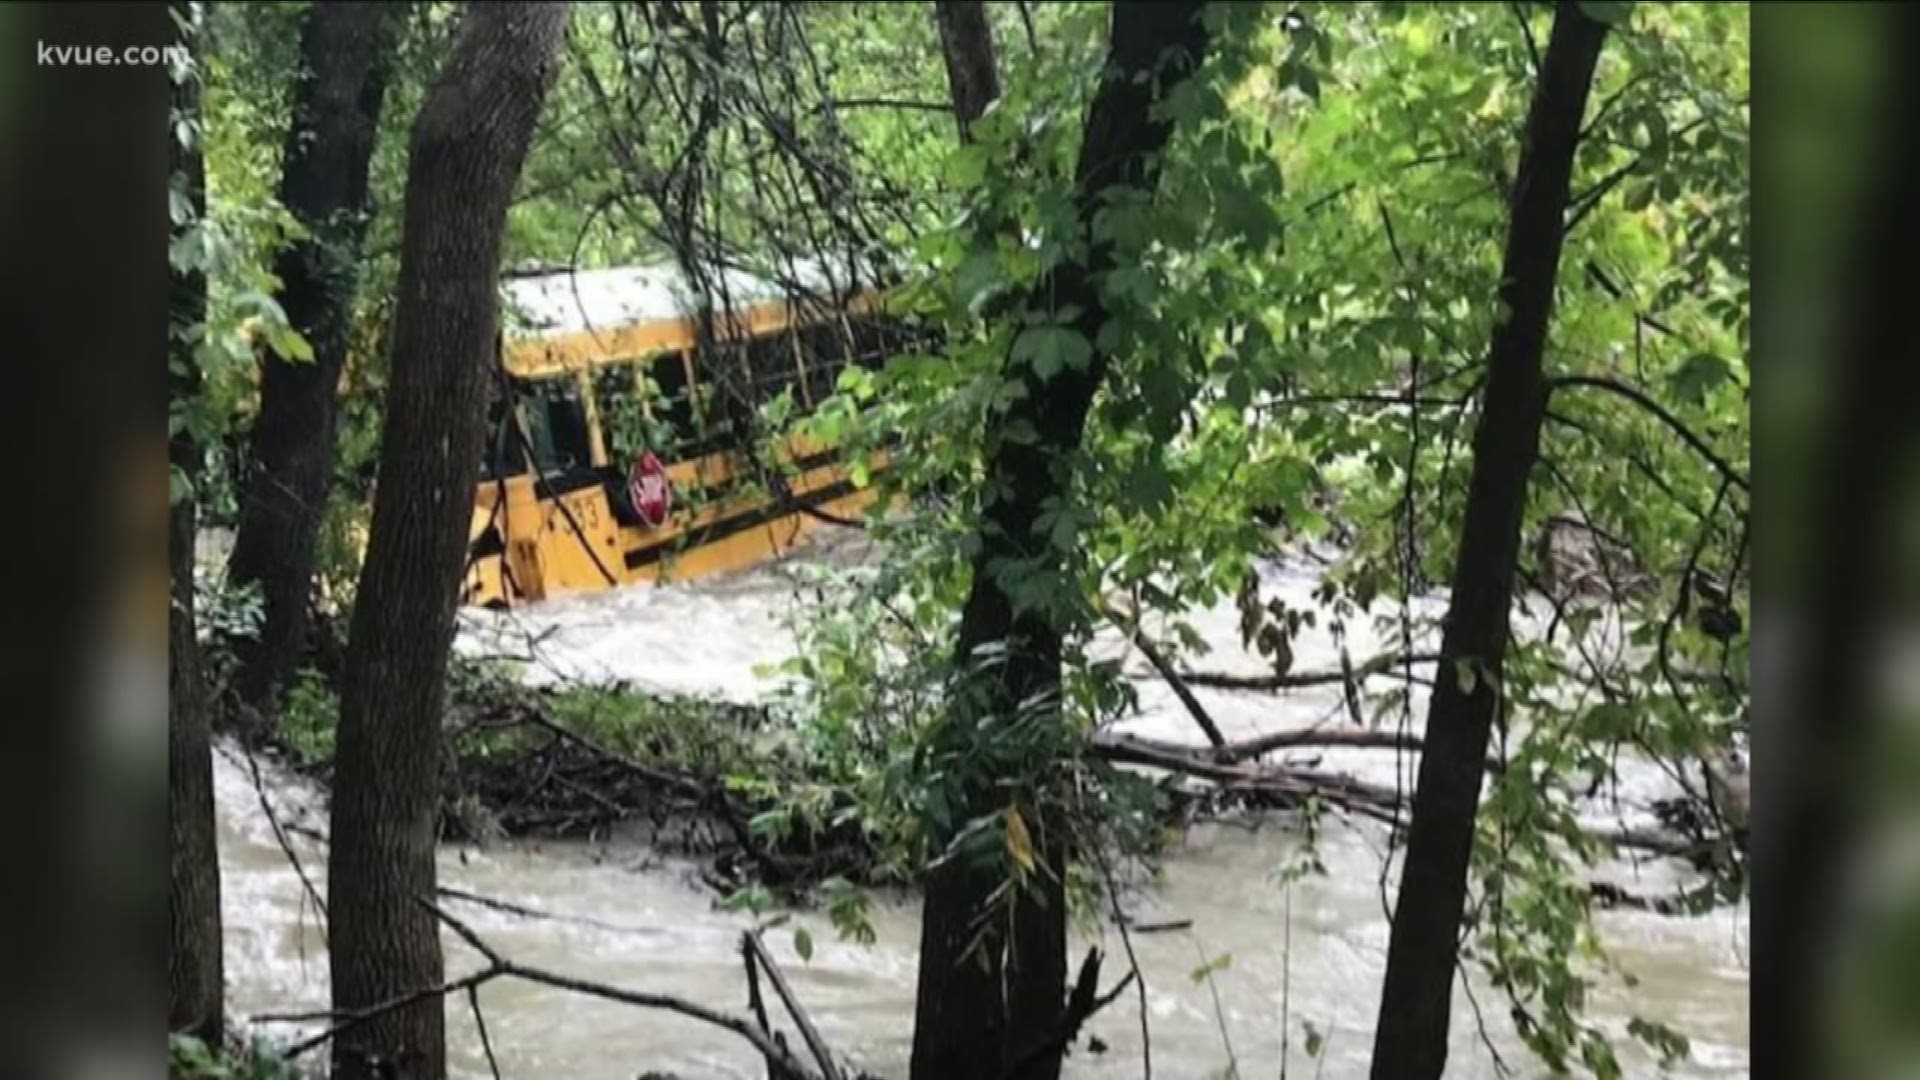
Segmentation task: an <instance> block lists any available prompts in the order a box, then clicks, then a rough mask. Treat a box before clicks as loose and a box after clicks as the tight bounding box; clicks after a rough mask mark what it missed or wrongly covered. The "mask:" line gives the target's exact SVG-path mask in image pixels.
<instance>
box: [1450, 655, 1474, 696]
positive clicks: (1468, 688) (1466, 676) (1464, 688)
mask: <svg viewBox="0 0 1920 1080" xmlns="http://www.w3.org/2000/svg"><path fill="white" fill-rule="evenodd" d="M1453 671H1454V679H1455V681H1457V682H1458V683H1459V684H1460V692H1461V693H1463V694H1469V695H1470V694H1472V693H1473V688H1474V687H1475V686H1478V685H1479V683H1480V672H1479V669H1478V668H1476V667H1474V663H1473V661H1471V660H1461V661H1459V662H1458V663H1456V664H1455V665H1454V667H1453Z"/></svg>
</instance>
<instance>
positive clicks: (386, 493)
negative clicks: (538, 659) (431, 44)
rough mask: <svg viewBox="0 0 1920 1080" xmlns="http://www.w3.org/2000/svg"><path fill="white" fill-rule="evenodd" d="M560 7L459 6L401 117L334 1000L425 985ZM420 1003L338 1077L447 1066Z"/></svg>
mask: <svg viewBox="0 0 1920 1080" xmlns="http://www.w3.org/2000/svg"><path fill="white" fill-rule="evenodd" d="M567 14H568V8H567V5H565V4H542V3H501V4H474V5H471V6H470V7H468V8H467V12H466V14H465V16H464V17H463V19H462V21H461V25H460V29H459V31H458V33H457V36H456V37H455V40H454V43H453V46H452V51H451V52H450V54H449V55H448V58H447V61H446V65H445V67H444V68H443V69H442V70H441V73H440V76H439V78H438V80H437V81H436V82H435V84H434V86H433V89H432V91H431V92H430V93H429V95H428V97H427V100H426V103H425V105H423V106H422V108H421V110H420V115H419V117H418V119H416V120H415V122H414V127H413V134H412V139H411V143H410V148H409V163H408V175H407V192H406V211H405V222H404V232H403V234H402V242H401V255H400V281H399V295H398V298H397V305H396V309H395V313H394V332H393V341H394V347H393V361H392V373H391V381H390V384H389V388H388V392H387V420H386V433H385V437H384V439H383V440H382V446H381V451H380V471H379V478H378V484H377V489H376V491H375V495H374V509H373V523H372V528H371V533H370V535H369V538H368V544H367V556H366V564H365V567H364V569H363V570H362V572H361V577H360V586H359V596H360V601H361V602H360V603H358V604H356V605H355V606H354V612H353V620H352V626H351V630H350V633H349V640H348V646H347V663H346V673H345V680H344V686H343V687H342V695H341V704H340V728H339V746H338V753H337V757H336V761H337V772H336V775H335V778H334V794H333V813H332V845H331V848H330V851H329V856H328V880H329V883H330V893H331V897H330V901H329V903H330V922H331V927H330V929H331V935H330V941H329V955H330V960H331V963H332V974H333V1005H334V1008H335V1010H337V1011H350V1010H355V1009H365V1008H368V1007H371V1006H374V1005H377V1004H379V1003H381V1002H384V1001H386V1000H389V999H391V998H394V997H397V996H399V995H402V994H405V993H407V992H409V991H414V990H418V989H420V988H422V987H426V986H431V985H434V984H436V983H438V982H439V981H440V980H441V978H442V969H443V964H442V957H441V952H440V938H439V933H438V930H437V927H436V924H435V920H434V917H433V915H432V914H431V912H429V911H428V909H427V908H426V907H425V906H423V905H422V901H424V900H429V899H431V897H432V896H433V892H434V884H435V880H434V877H435V875H434V840H435V837H436V834H437V829H436V824H437V823H436V820H435V819H436V811H437V808H438V804H439V780H440V725H441V711H442V705H443V701H444V692H445V676H446V666H447V652H448V649H449V648H450V647H451V645H452V641H453V630H454V612H455V609H456V606H457V599H458V587H459V578H460V571H461V566H462V561H463V557H464V555H465V551H466V540H467V524H468V513H469V507H470V505H471V500H472V494H473V489H474V484H475V483H476V481H477V479H478V473H479V464H480V454H481V447H482V441H483V427H484V420H485V415H484V414H485V401H486V387H487V379H488V377H489V372H490V365H491V364H492V362H493V343H494V335H495V332H496V328H497V327H498V325H499V318H500V310H499V307H500V298H499V262H500V248H501V238H502V234H503V232H504V230H505V224H506V212H507V206H508V203H509V200H510V199H511V197H512V194H513V190H514V186H515V184H516V182H517V180H518V178H519V175H520V169H521V166H522V165H523V164H524V162H525V159H526V155H527V149H528V146H529V144H530V143H531V141H532V138H533V130H534V124H535V121H536V119H537V118H538V116H539V113H540V108H541V104H542V102H543V101H544V99H545V97H546V94H547V90H548V88H549V86H551V84H552V81H553V76H554V71H555V69H556V67H557V64H558V58H559V48H560V43H561V39H562V37H563V36H564V33H565V29H566V23H567ZM442 1010H443V1006H442V1003H441V1001H440V999H439V998H437V997H430V998H427V999H425V1000H423V1001H421V1002H419V1003H417V1004H414V1005H409V1006H407V1007H405V1008H401V1009H396V1010H394V1011H393V1012H390V1013H387V1014H385V1015H383V1016H382V1017H381V1018H379V1019H377V1020H374V1021H372V1022H370V1023H368V1024H366V1025H364V1026H362V1027H359V1028H356V1029H354V1030H353V1031H352V1032H351V1033H349V1034H347V1035H345V1036H343V1037H342V1038H341V1039H340V1040H339V1041H338V1042H337V1043H336V1044H335V1046H334V1059H333V1065H334V1075H335V1076H336V1077H341V1078H347V1080H373V1078H374V1077H399V1078H404V1080H418V1078H425V1080H440V1078H441V1077H443V1076H445V1075H446V1046H445V1039H444V1031H443V1011H442Z"/></svg>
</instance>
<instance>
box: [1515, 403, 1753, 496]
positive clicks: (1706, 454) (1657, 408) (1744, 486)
mask: <svg viewBox="0 0 1920 1080" xmlns="http://www.w3.org/2000/svg"><path fill="white" fill-rule="evenodd" d="M1580 386H1585V387H1591V388H1593V389H1595V390H1604V391H1606V392H1607V393H1609V394H1613V395H1615V396H1616V397H1621V398H1625V399H1626V400H1628V401H1631V402H1633V403H1634V404H1635V405H1638V406H1640V407H1641V408H1642V409H1644V410H1646V411H1647V412H1649V413H1651V414H1653V416H1654V418H1655V419H1657V420H1659V421H1660V422H1661V423H1662V424H1665V425H1666V426H1667V427H1668V428H1669V429H1670V430H1671V431H1672V432H1673V433H1674V434H1676V435H1678V436H1680V438H1681V439H1682V441H1684V442H1685V443H1686V444H1687V445H1688V446H1689V447H1692V449H1693V452H1694V453H1696V454H1699V455H1700V456H1701V457H1702V458H1704V459H1706V462H1707V464H1709V465H1712V466H1713V468H1714V470H1715V471H1716V472H1718V473H1719V474H1720V475H1721V477H1723V478H1724V479H1725V480H1726V481H1727V482H1728V483H1729V484H1732V485H1733V486H1734V487H1737V488H1739V489H1740V490H1741V491H1743V492H1745V493H1747V494H1749V495H1750V494H1752V493H1753V488H1752V485H1751V484H1749V483H1748V482H1747V478H1746V476H1744V475H1743V474H1741V472H1740V471H1739V470H1738V469H1736V468H1734V467H1733V466H1732V465H1730V464H1728V463H1727V461H1726V459H1725V458H1722V457H1721V456H1720V455H1719V454H1717V453H1715V452H1714V450H1713V447H1711V446H1709V445H1707V441H1706V440H1705V439H1703V438H1701V437H1700V436H1699V435H1698V434H1696V433H1695V432H1694V431H1693V429H1692V428H1689V427H1688V426H1687V425H1686V424H1685V423H1683V422H1681V420H1680V418H1679V417H1677V416H1675V415H1673V413H1672V412H1670V411H1668V409H1667V408H1666V406H1664V405H1662V404H1660V403H1659V402H1657V401H1655V400H1654V399H1653V398H1652V397H1651V396H1649V395H1648V394H1647V392H1646V391H1644V390H1641V389H1640V388H1638V387H1635V386H1629V385H1628V384H1626V383H1623V382H1621V381H1620V380H1618V379H1609V378H1606V377H1604V376H1599V375H1561V376H1559V377H1557V378H1552V379H1548V380H1547V391H1548V393H1552V392H1553V391H1555V390H1559V389H1562V388H1566V387H1580Z"/></svg>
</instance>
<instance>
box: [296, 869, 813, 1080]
mask: <svg viewBox="0 0 1920 1080" xmlns="http://www.w3.org/2000/svg"><path fill="white" fill-rule="evenodd" d="M416 902H418V903H419V904H420V905H421V906H422V907H424V908H426V909H427V910H428V911H429V912H432V913H433V916H434V917H435V918H436V919H438V920H439V921H440V922H441V923H443V924H445V926H446V927H447V928H448V929H450V930H452V931H453V932H454V933H455V934H457V935H459V937H460V940H462V941H464V942H466V943H467V944H468V945H470V946H472V947H473V949H474V951H475V952H478V953H479V954H480V955H481V956H483V957H485V958H486V960H487V964H486V966H485V967H482V968H480V969H478V970H476V971H473V972H470V973H469V974H466V975H463V976H461V977H460V978H458V979H452V980H449V981H447V982H443V983H441V984H439V985H437V986H429V987H424V988H422V989H419V990H413V991H410V992H408V993H405V994H402V995H400V996H398V997H395V998H392V999H390V1000H388V1001H384V1002H382V1003H380V1004H378V1005H374V1006H372V1007H370V1008H365V1009H356V1010H354V1011H353V1012H351V1013H347V1014H341V1013H330V1014H325V1015H326V1016H327V1017H328V1018H330V1019H333V1020H335V1021H336V1023H335V1024H334V1025H333V1026H332V1027H330V1028H328V1029H327V1030H325V1031H322V1032H320V1033H319V1034H318V1035H314V1036H312V1037H310V1038H307V1039H304V1040H302V1041H300V1042H298V1043H295V1044H293V1045H292V1046H290V1047H288V1048H287V1049H286V1051H285V1052H284V1054H283V1056H284V1057H285V1058H287V1059H288V1060H291V1059H293V1058H296V1057H299V1056H300V1055H302V1054H305V1053H307V1052H308V1051H310V1050H312V1049H314V1048H315V1047H317V1046H321V1045H323V1044H325V1043H328V1042H331V1041H333V1040H334V1039H336V1038H338V1037H340V1036H341V1035H343V1034H345V1033H347V1032H349V1031H352V1030H353V1029H355V1028H357V1027H359V1026H361V1025H363V1024H366V1023H369V1022H371V1021H372V1020H374V1019H375V1018H377V1017H380V1016H383V1015H385V1014H387V1013H390V1012H392V1011H394V1010H395V1009H400V1008H404V1007H405V1006H408V1005H412V1004H415V1003H417V1002H419V1001H422V1000H424V999H426V998H432V997H444V996H445V995H448V994H456V993H466V992H468V991H471V990H474V989H476V988H478V987H480V986H483V985H485V984H486V983H489V982H492V981H493V980H495V979H520V980H522V981H525V982H531V983H538V984H540V985H542V986H549V987H552V988H554V989H556V990H566V991H569V992H571V993H575V994H584V995H586V996H588V997H597V998H601V999H602V1000H606V1001H617V1002H619V1003H621V1004H623V1005H633V1006H637V1007H639V1008H643V1009H660V1010H663V1011H666V1012H672V1013H678V1014H680V1015H681V1016H686V1017H691V1018H692V1019H695V1020H699V1021H702V1022H704V1023H708V1024H712V1025H713V1026H715V1027H719V1028H725V1029H726V1030H728V1031H731V1032H733V1033H734V1034H735V1035H738V1036H740V1037H741V1038H742V1039H745V1040H746V1041H747V1042H749V1043H752V1044H753V1047H754V1049H756V1050H758V1051H760V1053H761V1054H762V1055H763V1056H765V1057H766V1058H767V1060H768V1061H769V1062H772V1063H774V1064H775V1065H776V1066H777V1067H778V1068H779V1069H780V1070H781V1072H782V1073H784V1074H786V1075H788V1076H791V1077H793V1078H794V1080H839V1078H838V1077H837V1075H836V1076H834V1077H831V1078H829V1077H824V1076H821V1075H819V1074H817V1073H814V1072H813V1071H811V1070H809V1069H808V1068H807V1067H806V1065H805V1064H803V1063H802V1062H801V1061H799V1060H798V1059H796V1058H795V1057H794V1056H793V1055H792V1054H790V1053H788V1052H787V1050H786V1048H785V1047H783V1046H781V1045H779V1044H778V1043H777V1042H775V1041H774V1039H773V1037H772V1036H770V1035H768V1034H767V1033H766V1032H764V1031H762V1030H761V1029H760V1028H759V1027H758V1026H757V1025H756V1024H754V1023H753V1022H752V1021H751V1020H747V1019H746V1018H744V1017H739V1016H734V1015H732V1014H730V1013H724V1012H721V1011H719V1010H717V1009H710V1008H708V1007H707V1006H705V1005H701V1004H699V1003H698V1002H694V1001H688V1000H686V999H685V998H679V997H674V996H672V995H670V994H653V993H646V992H643V991H639V990H627V989H623V988H621V987H618V986H611V985H608V984H606V983H599V982H593V981H590V980H587V979H578V978H574V977H573V976H571V975H562V974H560V973H558V972H553V971H548V970H546V969H545V968H538V967H532V966H529V965H527V964H522V963H518V962H517V961H513V960H509V959H507V958H506V957H505V956H503V955H501V954H500V952H499V950H497V949H495V948H494V947H493V946H491V945H489V944H487V942H486V940H485V939H483V938H481V937H480V935H479V934H477V933H475V932H474V931H473V929H472V928H471V927H469V926H467V924H465V923H463V922H461V921H460V920H458V919H456V918H454V917H453V916H451V915H449V914H447V913H446V912H445V911H442V910H441V909H440V908H438V907H437V906H435V905H434V904H433V902H432V901H430V900H427V899H425V898H424V897H420V898H416Z"/></svg>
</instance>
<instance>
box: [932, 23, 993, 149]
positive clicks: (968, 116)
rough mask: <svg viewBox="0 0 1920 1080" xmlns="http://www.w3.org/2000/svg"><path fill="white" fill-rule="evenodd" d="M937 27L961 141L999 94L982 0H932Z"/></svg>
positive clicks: (991, 42)
mask: <svg viewBox="0 0 1920 1080" xmlns="http://www.w3.org/2000/svg"><path fill="white" fill-rule="evenodd" d="M933 19H934V22H935V24H937V25H938V26H939V27H940V54H941V56H943V57H944V58H945V59H946V62H947V86H948V87H949V88H950V89H951V90H952V91H953V115H954V117H955V119H957V120H958V121H959V122H960V138H961V139H962V140H965V139H966V138H967V137H968V131H969V130H970V129H971V128H972V126H973V122H974V121H975V120H978V119H980V117H981V116H982V115H983V114H984V113H985V112H986V111H987V106H989V105H991V104H993V102H994V99H995V98H998V97H999V96H1000V75H999V73H998V72H997V71H996V70H995V68H994V63H993V27H992V26H991V25H990V24H988V22H987V5H986V4H985V3H983V2H982V0H933Z"/></svg>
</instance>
